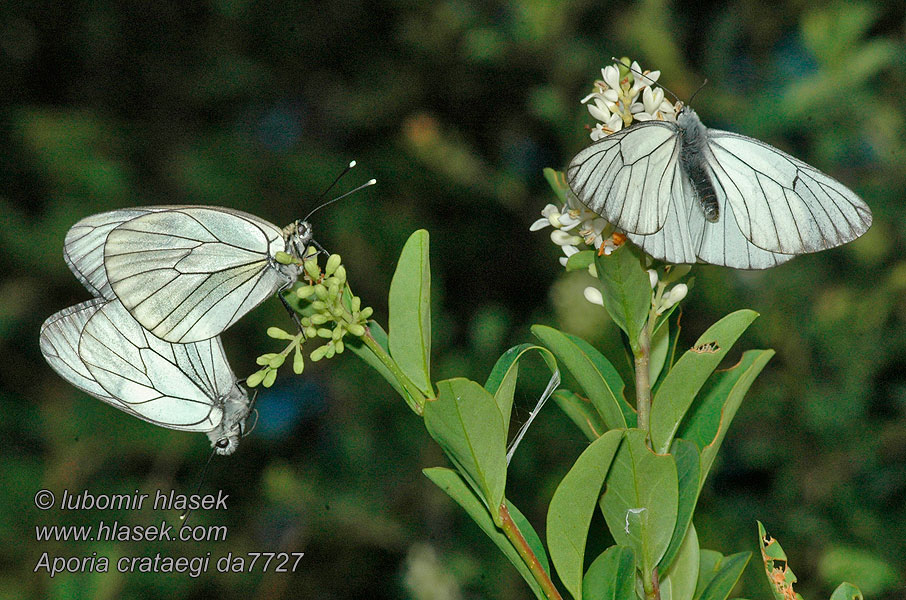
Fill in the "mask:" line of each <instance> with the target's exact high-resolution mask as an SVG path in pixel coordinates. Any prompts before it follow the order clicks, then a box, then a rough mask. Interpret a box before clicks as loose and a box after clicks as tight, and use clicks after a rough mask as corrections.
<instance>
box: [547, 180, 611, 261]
mask: <svg viewBox="0 0 906 600" xmlns="http://www.w3.org/2000/svg"><path fill="white" fill-rule="evenodd" d="M568 197H569V198H570V200H571V201H567V203H566V204H564V205H563V206H562V207H560V208H558V207H557V206H555V205H553V204H548V205H547V206H545V207H544V209H543V210H542V211H541V215H542V216H541V218H540V219H538V220H537V221H535V222H534V223H532V225H531V227H529V230H530V231H538V230H539V229H544V228H545V227H547V226H548V225H550V226H551V227H553V228H554V230H553V231H551V241H552V242H554V243H555V244H557V245H558V246H560V247H561V248H562V249H563V254H565V255H566V256H561V257H560V264H561V265H563V266H564V267H565V266H566V261H567V260H568V259H569V257H570V256H572V255H573V254H575V253H576V252H578V251H579V244H586V245H588V246H592V247H593V248H595V249H597V251H598V254H610V253H611V252H613V251H614V249H615V248H616V247H617V246H618V245H619V244H620V243H622V240H623V239H625V238H622V237H621V234H616V236H617V240H616V241H615V240H614V236H613V235H612V234H613V226H612V225H610V224H609V223H608V222H607V221H605V220H604V219H602V218H601V217H599V216H598V215H596V214H595V213H593V212H592V211H590V210H588V208H586V207H585V206H584V205H583V204H581V203H580V202H579V201H578V200H576V199H575V198H574V197H573V196H572V195H571V194H569V195H568ZM571 204H574V205H576V206H571Z"/></svg>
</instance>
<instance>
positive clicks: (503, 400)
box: [484, 344, 557, 435]
mask: <svg viewBox="0 0 906 600" xmlns="http://www.w3.org/2000/svg"><path fill="white" fill-rule="evenodd" d="M529 350H537V351H538V352H539V353H540V354H541V358H543V359H544V362H545V363H547V366H548V368H549V369H550V370H551V373H554V372H555V371H556V370H557V360H556V359H555V358H554V356H553V354H551V352H550V350H548V349H547V348H544V347H543V346H535V345H533V344H519V345H518V346H513V347H512V348H510V349H509V350H507V351H506V352H504V353H503V354H502V355H501V356H500V358H498V359H497V362H496V363H495V364H494V368H493V369H491V374H490V375H488V379H487V381H485V384H484V389H486V390H488V391H489V392H490V393H492V394H494V399H495V400H496V401H497V406H499V407H500V414H501V416H502V417H503V431H504V435H507V434H509V431H510V415H511V413H512V410H513V394H514V393H515V391H516V380H517V379H518V377H519V359H521V358H522V357H523V356H524V355H525V354H526V353H527V352H528V351H529Z"/></svg>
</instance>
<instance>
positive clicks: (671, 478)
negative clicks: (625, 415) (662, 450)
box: [600, 429, 679, 573]
mask: <svg viewBox="0 0 906 600" xmlns="http://www.w3.org/2000/svg"><path fill="white" fill-rule="evenodd" d="M625 435H626V438H625V439H624V441H623V443H622V444H621V445H620V449H619V450H618V451H617V455H616V457H615V458H614V460H613V463H612V464H611V465H610V472H609V473H608V474H607V480H606V482H607V487H606V488H605V490H604V495H603V496H602V497H601V501H600V506H601V512H602V513H604V519H605V520H606V521H607V527H608V529H609V530H610V533H611V535H613V539H614V540H615V541H616V542H617V543H618V544H620V545H621V546H629V547H631V548H632V549H633V550H635V553H636V558H637V559H638V560H639V562H640V563H641V567H642V569H643V570H644V572H649V573H650V572H651V570H652V569H653V568H654V567H655V566H656V565H657V563H658V561H659V560H660V559H661V557H663V555H664V552H666V550H667V547H668V546H669V544H670V538H671V537H672V534H673V530H674V528H675V527H676V515H677V503H678V485H679V484H678V479H677V474H676V463H675V462H674V461H673V457H672V456H669V455H666V454H664V455H661V454H655V453H654V452H652V451H651V449H649V448H648V445H647V444H646V443H645V439H646V437H647V436H646V434H645V432H644V431H641V430H639V429H630V430H628V431H626V434H625Z"/></svg>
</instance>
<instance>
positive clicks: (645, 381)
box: [635, 326, 651, 431]
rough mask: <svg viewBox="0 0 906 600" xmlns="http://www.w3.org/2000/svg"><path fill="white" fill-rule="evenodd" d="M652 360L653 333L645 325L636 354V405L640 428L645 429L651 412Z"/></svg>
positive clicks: (647, 426) (646, 429)
mask: <svg viewBox="0 0 906 600" xmlns="http://www.w3.org/2000/svg"><path fill="white" fill-rule="evenodd" d="M650 361H651V333H650V328H649V327H648V326H645V327H643V328H642V332H641V333H640V334H639V351H638V353H637V354H636V355H635V401H636V404H635V406H636V410H638V413H639V429H641V430H643V431H648V428H649V425H648V418H649V415H650V414H651V381H650V373H649V362H650Z"/></svg>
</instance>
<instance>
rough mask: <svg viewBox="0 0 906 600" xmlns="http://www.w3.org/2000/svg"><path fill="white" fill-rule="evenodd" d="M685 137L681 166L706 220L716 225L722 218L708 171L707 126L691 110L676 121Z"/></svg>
mask: <svg viewBox="0 0 906 600" xmlns="http://www.w3.org/2000/svg"><path fill="white" fill-rule="evenodd" d="M676 124H677V125H678V126H679V129H680V132H681V133H682V136H683V147H682V150H681V151H680V166H681V167H682V169H683V173H684V174H685V175H686V177H688V178H689V181H690V182H691V183H692V188H693V189H694V190H695V196H696V197H697V198H698V201H699V203H700V204H701V207H702V212H704V214H705V219H706V220H708V221H709V222H711V223H716V222H717V220H718V219H719V218H720V210H719V208H718V205H717V193H716V192H715V191H714V183H713V182H712V181H711V177H710V176H709V175H708V171H707V169H706V165H707V162H708V161H707V156H706V153H707V152H708V147H707V137H706V136H707V133H706V131H707V130H706V129H705V126H704V125H702V122H701V121H700V120H699V118H698V115H696V114H695V111H693V110H692V109H691V108H685V109H683V111H682V112H681V113H680V114H679V116H678V117H677V119H676Z"/></svg>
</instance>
